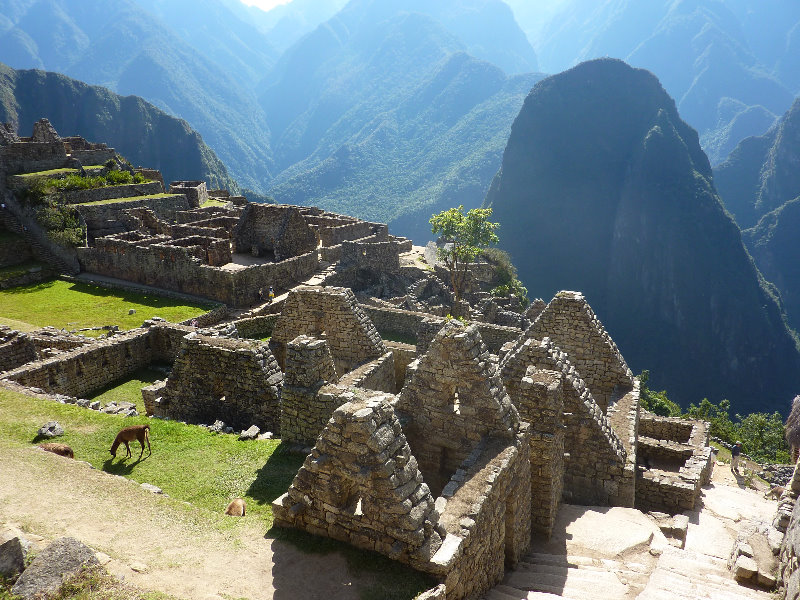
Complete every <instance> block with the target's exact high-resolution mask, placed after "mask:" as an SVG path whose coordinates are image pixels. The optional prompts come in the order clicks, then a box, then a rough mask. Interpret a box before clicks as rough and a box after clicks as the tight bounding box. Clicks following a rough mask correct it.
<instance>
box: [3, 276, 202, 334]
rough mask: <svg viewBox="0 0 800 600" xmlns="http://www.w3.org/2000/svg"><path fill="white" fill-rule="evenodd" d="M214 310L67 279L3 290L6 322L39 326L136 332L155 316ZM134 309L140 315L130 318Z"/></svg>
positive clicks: (178, 318) (184, 315) (173, 317)
mask: <svg viewBox="0 0 800 600" xmlns="http://www.w3.org/2000/svg"><path fill="white" fill-rule="evenodd" d="M212 308H214V305H213V304H201V303H192V302H189V301H186V300H175V299H172V298H166V297H164V296H157V295H155V294H147V295H145V294H139V293H136V292H128V291H123V290H109V289H106V288H102V287H99V286H95V285H90V284H87V283H72V282H69V281H64V280H61V279H53V280H51V281H46V282H43V283H38V284H33V285H27V286H21V287H16V288H11V289H9V290H0V322H8V321H9V320H10V321H16V322H21V323H23V324H27V325H29V326H31V327H34V328H35V327H44V326H45V325H52V326H54V327H58V328H66V329H80V328H83V327H100V326H103V325H118V326H119V328H120V329H133V328H134V327H140V326H141V324H142V322H143V321H145V320H147V319H150V318H151V317H161V318H162V319H166V320H167V321H171V322H180V321H185V320H186V319H190V318H192V317H197V316H199V315H201V314H203V313H205V312H208V311H209V310H211V309H212ZM130 309H134V310H135V311H136V313H135V314H132V315H129V314H128V312H129V310H130ZM9 324H10V323H9Z"/></svg>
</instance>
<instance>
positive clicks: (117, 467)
mask: <svg viewBox="0 0 800 600" xmlns="http://www.w3.org/2000/svg"><path fill="white" fill-rule="evenodd" d="M131 458H133V457H131ZM148 458H150V455H149V454H146V455H144V456H142V457H141V458H137V459H136V460H134V461H133V462H132V463H128V462H127V460H128V458H121V459H119V460H118V462H117V463H116V464H115V463H114V461H115V460H117V459H116V458H114V457H113V456H112V457H110V458H107V459H106V460H105V462H104V463H103V471H105V472H106V473H111V474H112V475H123V476H125V475H130V474H131V473H132V472H133V468H134V467H135V466H136V465H138V464H139V463H142V462H144V461H146V460H147V459H148Z"/></svg>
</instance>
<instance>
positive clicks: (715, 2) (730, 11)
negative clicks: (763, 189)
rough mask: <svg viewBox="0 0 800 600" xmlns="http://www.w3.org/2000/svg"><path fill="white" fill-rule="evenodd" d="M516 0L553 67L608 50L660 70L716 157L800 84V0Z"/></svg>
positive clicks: (776, 111)
mask: <svg viewBox="0 0 800 600" xmlns="http://www.w3.org/2000/svg"><path fill="white" fill-rule="evenodd" d="M507 2H508V3H509V4H510V5H511V6H513V7H514V10H515V15H516V16H517V19H518V21H519V22H520V24H521V25H522V27H523V29H525V30H526V33H528V37H529V39H530V40H531V43H532V44H533V45H534V48H535V49H536V51H537V55H538V57H539V59H540V64H541V65H542V67H543V69H544V70H545V71H547V72H551V73H554V72H558V71H561V70H563V69H566V68H569V67H570V66H572V65H574V64H577V63H578V62H581V61H584V60H589V59H593V58H600V57H604V56H607V57H614V58H620V59H623V60H625V61H627V62H628V63H630V64H631V65H633V66H636V67H643V68H646V69H648V70H650V71H652V72H653V73H655V75H656V76H657V77H658V78H659V80H660V81H661V82H662V84H663V85H664V87H665V88H666V90H667V91H668V92H669V93H670V95H671V96H672V97H674V98H675V99H676V101H677V104H678V108H679V110H680V111H681V115H682V117H683V118H684V119H685V120H686V121H687V122H688V123H690V124H691V125H692V126H693V127H694V128H695V129H697V130H698V132H699V133H700V141H701V144H702V146H703V149H704V150H705V151H706V153H707V154H708V156H709V158H710V160H711V162H712V164H716V163H718V162H721V161H722V160H724V159H725V158H726V157H727V155H728V153H729V152H730V151H731V150H732V149H733V148H734V147H735V146H736V144H737V143H738V142H739V141H741V140H742V139H744V138H745V137H748V136H751V135H760V134H762V133H763V132H764V131H766V130H767V129H768V128H769V127H770V126H771V125H772V124H773V123H774V122H775V120H776V119H777V117H778V115H780V114H782V113H783V112H784V111H785V110H786V109H787V107H788V106H789V105H790V104H791V101H792V97H793V96H794V95H796V94H800V68H797V67H800V52H792V48H794V49H795V50H796V49H797V48H800V4H798V3H797V2H794V1H793V0H775V1H774V2H770V3H769V4H765V3H763V2H756V1H755V0H649V1H647V2H641V1H640V0H599V1H598V0H560V1H559V2H555V1H554V2H552V3H548V4H549V5H548V7H547V11H545V10H541V11H536V12H534V11H533V9H532V8H531V7H533V6H540V5H541V3H538V4H537V3H535V2H527V3H526V2H522V0H507ZM550 5H552V6H550ZM539 13H548V16H547V17H546V18H545V17H542V15H541V14H539ZM793 28H794V29H793ZM794 30H796V34H794V35H792V33H791V32H792V31H794ZM782 40H785V43H784V42H782ZM792 40H794V41H792ZM787 67H788V68H787ZM792 67H795V69H792ZM794 71H796V72H797V73H795V72H794Z"/></svg>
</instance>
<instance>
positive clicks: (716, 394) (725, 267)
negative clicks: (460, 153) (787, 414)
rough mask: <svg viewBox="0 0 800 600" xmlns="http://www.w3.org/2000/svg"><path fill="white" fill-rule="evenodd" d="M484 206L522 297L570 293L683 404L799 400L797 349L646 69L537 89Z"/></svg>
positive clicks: (701, 161) (752, 405) (576, 76)
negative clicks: (520, 286) (707, 400)
mask: <svg viewBox="0 0 800 600" xmlns="http://www.w3.org/2000/svg"><path fill="white" fill-rule="evenodd" d="M485 203H486V205H487V206H492V207H493V208H494V214H493V218H496V219H497V220H498V221H499V222H500V224H501V227H502V229H501V231H502V236H501V246H502V247H503V248H504V249H505V250H508V251H509V252H510V253H511V255H512V258H513V260H514V263H515V264H516V265H517V267H518V270H519V276H520V279H521V280H522V281H523V283H524V284H525V285H526V286H528V289H529V291H530V292H531V293H532V294H534V295H536V296H543V297H550V296H552V295H553V294H554V293H555V292H556V291H558V290H561V289H578V290H581V291H582V292H583V293H584V295H585V296H586V298H587V299H588V301H589V302H590V303H591V305H592V307H593V308H594V310H595V312H596V313H597V315H598V316H599V317H600V318H601V319H602V321H603V323H604V324H605V326H606V328H607V329H608V331H610V332H611V333H612V335H613V337H614V340H615V341H616V343H617V344H618V346H619V347H620V348H621V349H622V351H623V353H624V354H625V356H626V359H627V361H628V364H629V365H630V366H631V367H632V370H633V371H634V372H637V371H640V370H642V369H645V368H652V369H653V371H654V375H653V377H654V385H655V386H658V387H659V388H662V387H664V388H666V389H668V390H669V391H670V396H671V397H674V398H675V399H676V400H678V401H679V402H682V403H684V404H688V403H689V402H691V401H696V400H697V399H698V398H702V397H703V396H707V397H709V398H710V399H713V400H715V401H719V400H721V399H723V398H728V399H729V400H730V401H731V402H732V404H733V407H734V409H735V410H737V411H742V412H745V411H752V410H774V409H775V408H777V407H782V406H784V403H785V401H786V399H787V398H790V397H792V396H793V395H794V393H796V392H795V391H794V390H796V389H797V387H798V386H800V375H798V373H800V352H798V348H797V345H796V342H795V340H794V339H793V338H792V336H791V335H790V333H789V331H788V330H787V328H786V325H785V324H784V322H783V320H782V318H781V314H780V307H779V305H778V304H777V302H776V301H775V299H774V298H773V297H772V296H771V294H770V293H769V292H768V291H767V290H766V289H765V287H764V286H763V285H762V284H761V282H760V275H759V273H758V271H757V270H756V268H755V267H754V265H753V263H752V260H751V258H750V257H749V256H748V253H747V251H746V250H745V248H744V246H743V244H742V242H741V237H740V233H739V230H738V228H737V227H736V224H735V223H734V222H733V220H732V219H731V218H730V216H729V215H728V214H726V212H725V210H724V208H723V206H722V204H721V202H720V200H719V197H718V196H717V194H716V192H715V190H714V185H713V181H712V174H711V168H710V165H709V163H708V159H707V158H706V157H705V155H704V154H703V152H702V150H701V149H700V145H699V143H698V137H697V133H696V132H695V131H694V130H692V129H691V128H690V127H689V126H688V125H687V124H686V123H684V122H683V121H682V120H681V118H680V116H679V115H678V112H677V110H676V107H675V103H674V101H673V100H672V99H671V98H670V97H669V96H668V95H667V93H666V92H665V91H664V90H663V88H662V87H661V85H660V84H659V82H658V80H657V79H656V78H655V77H654V76H653V75H652V74H651V73H649V72H647V71H644V70H638V69H633V68H631V67H629V66H628V65H626V64H625V63H623V62H621V61H617V60H611V59H603V60H596V61H590V62H587V63H583V64H581V65H578V66H577V67H575V68H574V69H571V70H569V71H566V72H564V73H561V74H559V75H556V76H553V77H549V78H547V79H546V80H543V81H542V82H540V83H539V84H538V85H537V86H536V87H534V89H533V90H532V91H531V93H530V95H529V96H528V98H527V99H526V101H525V104H524V106H523V109H522V111H521V112H520V114H519V116H518V117H517V120H516V121H515V123H514V125H513V127H512V132H511V137H510V138H509V141H508V145H507V146H506V150H505V154H504V157H503V165H502V168H501V170H500V172H499V173H498V175H497V176H496V178H495V180H494V182H493V183H492V187H491V189H490V191H489V193H488V195H487V197H486V202H485ZM753 373H762V374H764V376H762V377H753Z"/></svg>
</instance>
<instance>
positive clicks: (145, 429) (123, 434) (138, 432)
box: [111, 425, 153, 460]
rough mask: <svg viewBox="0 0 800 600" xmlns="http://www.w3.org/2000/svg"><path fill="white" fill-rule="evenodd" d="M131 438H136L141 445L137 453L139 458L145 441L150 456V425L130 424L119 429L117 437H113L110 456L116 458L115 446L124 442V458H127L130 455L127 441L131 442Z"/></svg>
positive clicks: (142, 452)
mask: <svg viewBox="0 0 800 600" xmlns="http://www.w3.org/2000/svg"><path fill="white" fill-rule="evenodd" d="M133 440H138V441H139V443H140V444H141V445H142V451H141V452H140V453H139V459H140V460H141V458H142V455H143V454H144V443H145V442H147V455H148V456H150V455H151V454H152V453H153V451H152V450H151V449H150V425H131V426H130V427H125V428H123V429H120V431H119V433H118V434H117V437H115V438H114V443H113V444H111V456H113V457H115V458H116V456H117V448H118V447H119V445H120V444H125V450H127V454H126V455H125V458H129V457H130V456H131V447H130V446H129V445H128V442H132V441H133Z"/></svg>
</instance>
